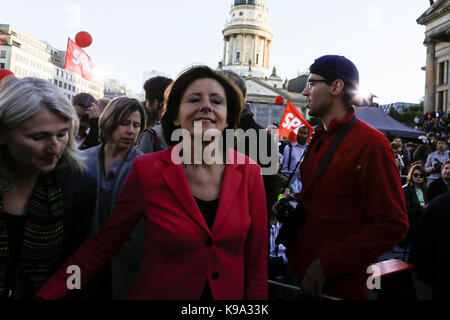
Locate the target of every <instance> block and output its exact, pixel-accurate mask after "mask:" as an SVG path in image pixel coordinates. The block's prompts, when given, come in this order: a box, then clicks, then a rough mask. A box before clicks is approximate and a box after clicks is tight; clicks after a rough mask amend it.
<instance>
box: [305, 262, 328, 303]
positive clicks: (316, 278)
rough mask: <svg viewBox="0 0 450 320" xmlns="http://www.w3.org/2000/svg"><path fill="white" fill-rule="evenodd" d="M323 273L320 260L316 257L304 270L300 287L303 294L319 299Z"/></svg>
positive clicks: (323, 282)
mask: <svg viewBox="0 0 450 320" xmlns="http://www.w3.org/2000/svg"><path fill="white" fill-rule="evenodd" d="M325 280H326V277H325V274H324V273H323V270H322V266H321V265H320V260H319V258H317V259H316V260H314V261H313V262H312V263H311V265H310V266H309V267H308V269H307V270H306V274H305V276H304V277H303V280H302V283H301V284H300V287H301V289H302V292H303V294H304V295H306V296H309V297H312V298H315V299H320V298H321V297H322V288H323V285H324V284H325Z"/></svg>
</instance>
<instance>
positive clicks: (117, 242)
mask: <svg viewBox="0 0 450 320" xmlns="http://www.w3.org/2000/svg"><path fill="white" fill-rule="evenodd" d="M242 105H243V98H242V95H241V93H240V91H239V89H237V87H236V86H235V85H234V84H233V83H231V82H230V81H229V80H228V79H226V78H224V77H223V76H222V75H220V74H218V73H217V72H215V71H213V70H211V69H210V68H208V67H205V66H199V67H193V68H191V69H189V70H187V71H185V72H184V73H182V74H181V75H180V76H179V77H178V79H177V80H176V81H175V82H174V83H172V85H171V86H170V87H169V88H168V90H167V92H166V101H165V111H164V115H163V117H162V119H161V124H162V127H163V133H164V137H165V140H166V141H171V142H170V144H171V145H172V146H171V147H170V148H169V149H167V150H164V151H160V152H156V153H151V154H147V155H144V156H141V157H138V158H136V159H135V161H134V163H133V169H132V171H131V172H130V174H129V176H128V178H127V180H126V182H125V184H124V186H123V188H122V190H121V193H120V196H119V198H118V200H117V202H116V204H115V207H114V211H113V213H112V214H111V216H110V218H109V219H108V221H107V222H106V224H105V226H104V227H102V228H101V229H100V230H99V232H98V233H97V234H96V235H94V236H93V237H92V238H91V239H89V240H87V241H86V242H85V243H84V244H83V245H82V246H81V247H80V248H79V249H78V250H77V251H76V252H75V253H74V254H73V255H72V257H71V258H69V259H68V260H67V261H66V262H65V264H64V265H63V266H62V267H61V268H60V269H59V270H58V271H57V273H55V274H54V275H53V277H51V278H50V279H49V280H48V281H47V282H46V284H45V285H44V286H43V287H42V288H41V290H39V292H38V293H37V297H38V298H42V299H57V298H60V297H61V296H63V295H64V294H66V293H67V292H68V288H67V285H66V282H67V279H68V277H70V276H72V278H73V276H74V275H73V274H72V275H71V274H68V273H66V271H67V268H68V267H69V266H71V265H77V266H79V267H80V271H81V281H82V283H84V282H85V281H87V280H88V279H89V278H90V277H92V276H93V275H94V274H95V273H96V271H97V270H99V269H100V268H101V267H102V266H103V265H104V264H105V263H107V262H108V261H109V260H110V259H111V258H113V257H114V255H115V254H116V252H117V250H118V249H119V248H120V246H121V244H122V243H123V242H124V241H125V240H126V238H127V235H128V233H129V232H130V231H131V230H132V229H133V228H134V226H135V225H136V223H137V222H138V221H139V220H140V219H141V218H142V217H144V221H145V230H146V234H145V243H144V246H145V254H144V258H143V260H142V263H141V266H140V269H139V271H138V273H137V275H136V278H135V281H134V284H133V286H132V288H131V291H130V294H129V299H177V300H178V299H183V300H189V299H215V300H217V299H220V300H238V299H253V300H258V299H267V217H266V215H267V211H266V204H265V203H266V202H265V193H264V186H263V182H262V177H261V171H260V167H259V166H258V165H257V164H256V163H254V162H252V161H251V160H250V159H249V158H247V157H245V156H244V155H242V154H239V153H237V152H235V151H233V150H232V149H227V148H226V147H225V148H220V149H218V148H216V149H214V150H219V151H215V152H214V151H213V152H212V153H211V152H209V153H210V154H209V156H208V150H209V151H211V149H210V146H217V145H216V143H217V142H218V141H219V139H218V138H221V137H222V136H225V134H221V135H220V134H219V135H216V136H215V138H213V139H212V140H213V142H212V144H211V143H210V142H201V143H200V146H201V147H200V148H197V147H198V146H199V144H195V143H194V139H195V138H200V139H201V137H202V136H203V135H204V134H205V133H210V132H219V133H223V132H225V129H226V128H231V129H234V128H236V127H237V125H238V121H239V115H240V111H241V109H242ZM177 129H178V130H177ZM180 130H181V131H182V133H183V140H182V142H178V141H173V140H172V134H174V135H173V136H176V135H177V133H180ZM179 136H180V135H179ZM200 141H201V140H200ZM224 145H226V144H224ZM222 150H223V151H222ZM199 156H200V158H199ZM199 159H200V160H199ZM211 160H213V161H212V162H211ZM222 160H224V161H222ZM225 160H226V161H225ZM242 160H244V161H242ZM69 280H70V279H69Z"/></svg>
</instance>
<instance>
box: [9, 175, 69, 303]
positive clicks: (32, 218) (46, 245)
mask: <svg viewBox="0 0 450 320" xmlns="http://www.w3.org/2000/svg"><path fill="white" fill-rule="evenodd" d="M63 216H64V207H63V192H62V188H61V184H60V181H59V179H58V175H57V174H56V173H55V172H54V171H53V172H52V173H50V174H41V175H40V176H39V178H38V181H37V183H36V186H35V187H34V189H33V191H32V193H31V196H30V199H29V201H28V208H27V214H26V221H25V227H24V234H23V241H22V248H21V256H20V261H19V265H20V266H22V267H23V270H24V273H25V274H26V275H27V277H28V279H29V280H30V283H31V285H32V288H31V289H32V290H37V289H38V288H39V287H41V286H42V284H44V282H45V281H46V280H47V279H48V278H49V277H50V276H51V275H52V273H53V272H54V271H55V268H56V267H57V266H58V264H59V263H60V260H61V255H62V242H63ZM8 282H9V279H8V233H7V228H6V222H5V219H4V216H3V197H2V195H1V194H0V299H1V298H4V297H6V295H7V292H6V291H7V288H8Z"/></svg>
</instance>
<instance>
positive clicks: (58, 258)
mask: <svg viewBox="0 0 450 320" xmlns="http://www.w3.org/2000/svg"><path fill="white" fill-rule="evenodd" d="M77 130H78V119H77V114H76V113H75V110H74V108H73V106H72V104H71V103H70V102H69V101H68V100H67V98H66V97H65V96H64V95H63V94H62V93H61V92H60V90H59V89H58V88H57V87H56V86H54V85H53V84H51V83H50V82H48V81H45V80H41V79H37V78H24V79H17V78H8V79H7V80H5V81H4V82H2V86H1V87H0V300H4V299H15V300H22V299H31V298H32V297H33V294H34V293H35V292H36V291H37V290H38V289H39V288H40V287H41V286H42V284H43V283H44V282H45V281H46V280H47V279H48V278H49V277H50V276H51V275H52V274H53V273H54V272H55V271H56V269H57V268H58V267H59V266H60V264H61V263H62V262H63V261H64V260H65V259H66V258H67V257H68V256H69V255H70V254H71V253H72V251H74V250H75V249H76V248H77V247H78V246H79V245H80V244H81V243H82V242H83V241H84V239H85V238H87V237H88V236H89V234H90V232H91V229H90V226H91V220H92V215H93V212H94V208H95V199H96V191H95V180H93V179H91V178H88V177H86V176H84V175H82V172H81V170H82V161H81V157H80V154H79V151H78V150H77V146H76V143H75V134H76V132H77ZM75 291H77V294H81V295H83V294H84V293H85V292H84V291H83V290H81V291H80V290H75ZM84 297H86V296H84Z"/></svg>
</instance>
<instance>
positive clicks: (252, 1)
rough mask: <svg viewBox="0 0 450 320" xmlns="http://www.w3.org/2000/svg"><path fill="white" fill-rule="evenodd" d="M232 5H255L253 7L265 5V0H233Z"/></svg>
mask: <svg viewBox="0 0 450 320" xmlns="http://www.w3.org/2000/svg"><path fill="white" fill-rule="evenodd" d="M234 6H235V7H237V6H255V7H263V8H264V7H265V6H266V0H234Z"/></svg>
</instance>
